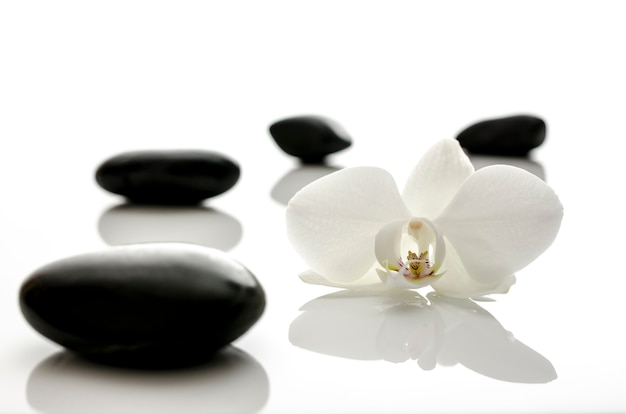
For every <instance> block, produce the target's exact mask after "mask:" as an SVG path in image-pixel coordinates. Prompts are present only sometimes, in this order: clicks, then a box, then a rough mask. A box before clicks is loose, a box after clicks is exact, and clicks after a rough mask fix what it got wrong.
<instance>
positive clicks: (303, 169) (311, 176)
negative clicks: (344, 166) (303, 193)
mask: <svg viewBox="0 0 626 414" xmlns="http://www.w3.org/2000/svg"><path fill="white" fill-rule="evenodd" d="M340 169H341V167H333V166H329V165H325V164H319V165H306V164H303V165H301V166H299V167H298V168H294V169H293V170H290V171H289V172H287V174H285V175H284V176H283V177H282V178H281V179H280V180H278V182H277V183H276V184H275V185H274V188H272V192H271V193H270V195H271V196H272V199H274V200H275V201H277V202H279V203H280V204H283V205H287V203H288V202H289V200H291V197H293V196H294V195H295V194H296V193H297V192H298V191H299V190H300V189H301V188H302V187H304V186H306V185H307V184H309V183H312V182H313V181H315V180H317V179H318V178H322V177H323V176H325V175H328V174H330V173H333V172H335V171H339V170H340Z"/></svg>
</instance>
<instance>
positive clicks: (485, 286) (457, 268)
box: [432, 241, 515, 299]
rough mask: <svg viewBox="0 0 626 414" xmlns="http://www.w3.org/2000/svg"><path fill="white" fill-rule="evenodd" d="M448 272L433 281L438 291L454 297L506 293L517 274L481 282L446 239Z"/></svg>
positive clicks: (446, 265) (445, 265) (474, 296)
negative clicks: (472, 274)
mask: <svg viewBox="0 0 626 414" xmlns="http://www.w3.org/2000/svg"><path fill="white" fill-rule="evenodd" d="M444 267H445V269H446V273H445V274H444V275H443V276H442V277H440V278H439V279H437V280H436V281H434V282H433V283H432V287H433V289H435V290H436V291H437V292H438V293H440V294H442V295H445V296H449V297H453V298H464V299H466V298H478V297H481V296H485V295H490V294H492V293H506V292H508V290H509V288H510V287H511V286H512V285H513V284H514V283H515V275H512V274H509V275H503V277H501V278H498V279H497V280H495V281H494V282H493V283H481V282H479V281H477V280H476V279H473V278H472V277H471V276H470V275H469V273H468V272H467V270H466V269H465V267H464V266H463V261H462V260H461V258H460V257H459V254H458V253H457V251H456V250H455V249H454V246H452V245H451V244H450V243H449V242H448V241H446V259H445V261H444Z"/></svg>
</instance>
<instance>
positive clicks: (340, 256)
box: [286, 167, 410, 284]
mask: <svg viewBox="0 0 626 414" xmlns="http://www.w3.org/2000/svg"><path fill="white" fill-rule="evenodd" d="M286 215H287V236H288V238H289V240H290V242H291V243H292V245H293V246H294V248H295V250H296V251H297V252H298V253H299V254H300V256H301V257H302V258H303V259H304V261H305V263H306V264H307V265H308V266H309V267H310V268H311V269H312V270H313V271H314V272H316V273H318V274H319V275H322V276H323V278H324V279H325V280H327V281H329V282H333V283H339V284H345V283H351V282H355V281H357V280H358V279H359V278H361V277H362V276H363V275H364V274H365V273H366V272H367V271H368V270H369V269H370V268H371V266H372V264H373V263H374V262H375V261H376V256H375V254H374V238H375V236H376V233H377V232H378V230H379V229H380V228H381V227H382V226H383V225H384V224H385V223H388V222H390V221H395V220H398V219H400V218H407V217H409V215H410V214H409V211H408V210H407V208H406V206H405V205H404V202H403V200H402V198H401V196H400V193H399V192H398V189H397V186H396V184H395V181H394V179H393V177H392V176H391V175H390V174H389V173H388V172H386V171H385V170H382V169H380V168H374V167H357V168H346V169H343V170H340V171H337V172H335V173H332V174H330V175H327V176H325V177H322V178H320V179H319V180H317V181H314V182H313V183H311V184H309V185H307V186H306V187H304V188H303V189H302V190H300V191H299V192H298V193H296V195H295V196H294V197H293V198H292V199H291V200H290V202H289V204H288V206H287V213H286Z"/></svg>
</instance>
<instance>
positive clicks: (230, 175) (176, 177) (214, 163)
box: [96, 150, 240, 205]
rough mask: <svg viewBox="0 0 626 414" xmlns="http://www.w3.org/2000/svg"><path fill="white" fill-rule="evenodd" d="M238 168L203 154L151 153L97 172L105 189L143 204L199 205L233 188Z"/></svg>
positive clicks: (114, 161)
mask: <svg viewBox="0 0 626 414" xmlns="http://www.w3.org/2000/svg"><path fill="white" fill-rule="evenodd" d="M239 175H240V169H239V166H238V165H237V164H236V163H235V162H234V161H233V160H231V159H230V158H228V157H226V156H225V155H222V154H219V153H217V152H212V151H202V150H152V151H133V152H126V153H123V154H119V155H117V156H114V157H112V158H109V159H108V160H106V161H105V162H104V163H102V165H100V167H99V168H98V169H97V171H96V181H97V182H98V184H100V186H101V187H102V188H104V189H105V190H107V191H110V192H112V193H115V194H120V195H122V196H125V197H126V198H128V199H129V200H130V201H132V202H135V203H141V204H171V205H176V204H178V205H180V204H197V203H199V202H201V201H203V200H205V199H207V198H210V197H214V196H216V195H218V194H222V193H223V192H225V191H227V190H229V189H230V188H232V187H233V186H234V185H235V183H237V180H239Z"/></svg>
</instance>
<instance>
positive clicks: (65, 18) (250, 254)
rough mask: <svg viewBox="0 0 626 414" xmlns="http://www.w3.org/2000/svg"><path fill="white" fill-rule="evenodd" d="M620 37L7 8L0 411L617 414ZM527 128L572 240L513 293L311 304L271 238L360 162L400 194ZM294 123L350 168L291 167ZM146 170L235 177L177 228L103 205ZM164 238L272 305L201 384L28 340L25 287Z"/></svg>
mask: <svg viewBox="0 0 626 414" xmlns="http://www.w3.org/2000/svg"><path fill="white" fill-rule="evenodd" d="M625 15H626V7H625V6H624V5H623V3H620V2H601V3H598V2H549V3H548V2H519V3H518V2H516V3H510V2H507V3H501V2H484V1H481V2H437V3H435V2H432V3H421V2H401V1H398V2H395V1H394V2H382V1H381V2H360V1H359V2H356V1H355V2H351V1H346V2H326V1H321V2H320V1H317V2H298V3H295V2H276V1H271V2H263V3H261V2H229V3H223V4H217V3H216V4H213V3H209V2H183V3H181V2H170V3H168V2H133V1H123V2H122V1H120V2H116V1H114V2H105V3H85V2H54V3H50V2H35V3H32V2H30V3H25V2H18V1H15V2H12V1H7V2H2V3H0V63H1V64H0V137H1V141H2V148H3V149H2V154H3V157H2V162H1V163H0V188H2V203H1V204H0V230H1V232H2V233H1V234H2V237H0V243H1V247H2V249H1V251H2V252H3V255H2V259H3V260H2V272H1V275H0V277H1V278H0V283H1V285H0V332H1V333H0V390H1V391H0V392H1V397H2V398H0V412H3V413H4V412H6V413H30V412H68V411H76V412H97V411H101V412H102V411H104V412H141V411H148V412H158V411H165V412H167V411H170V412H171V410H169V408H170V407H176V408H175V411H177V412H196V411H197V412H224V411H231V412H256V411H261V412H267V413H297V412H316V413H319V412H333V413H334V412H371V413H379V412H388V413H393V412H405V413H406V412H505V411H511V412H542V413H543V412H616V411H618V412H619V411H626V396H625V395H624V392H623V390H622V388H623V384H624V383H626V353H624V349H626V335H624V333H623V332H624V329H623V327H622V326H623V314H624V310H623V304H622V303H623V295H624V293H623V292H624V291H625V290H626V281H625V280H626V279H625V276H626V275H625V274H624V270H623V269H624V266H623V264H622V258H623V242H622V238H623V237H622V235H623V234H624V231H625V230H626V226H625V220H624V213H623V210H624V209H623V202H622V198H623V196H622V193H623V179H624V177H625V175H624V172H623V164H624V161H623V158H624V155H623V154H624V152H623V151H624V149H623V147H624V145H623V142H624V139H625V138H626V137H625V132H624V121H623V120H624V105H623V101H624V96H626V76H625V75H624V74H625V73H626V55H625V54H624V53H623V52H622V50H623V45H624V39H626V26H624V24H623V19H624V16H625ZM518 113H530V114H536V115H538V116H541V117H542V118H544V119H545V120H546V122H547V124H548V136H547V140H546V143H545V144H544V145H543V146H542V147H541V148H539V149H537V150H535V151H533V153H532V154H531V158H530V160H523V162H522V164H520V165H519V166H520V167H522V168H527V169H529V170H530V171H531V172H533V173H534V174H536V175H539V176H542V178H544V179H545V180H546V181H547V182H548V183H549V184H550V185H551V186H552V187H553V188H554V189H555V190H556V192H557V194H558V195H559V196H560V198H561V200H562V202H563V205H564V206H565V217H564V220H563V224H562V228H561V231H560V234H559V236H558V238H557V240H556V241H555V243H554V244H553V245H552V246H551V248H550V249H549V250H548V251H547V252H546V253H545V254H544V255H543V256H541V257H540V258H539V259H538V260H537V261H535V262H534V263H533V264H531V265H530V266H528V267H527V268H525V269H523V270H522V271H520V272H519V273H518V275H517V276H518V282H517V284H516V285H515V286H513V288H512V290H511V292H510V293H509V294H507V295H503V296H494V297H493V299H495V300H494V301H491V302H479V303H470V302H456V301H450V300H446V299H442V298H437V297H434V296H433V295H429V294H428V293H429V289H423V290H422V291H419V294H420V295H421V297H420V296H416V295H415V293H411V292H409V293H406V294H405V295H401V296H397V297H394V296H381V297H368V296H362V295H361V296H360V295H355V294H350V293H341V292H335V290H333V289H330V288H324V287H316V286H309V285H305V284H303V283H302V282H300V280H299V279H298V277H297V274H298V272H300V271H302V270H305V267H304V264H303V262H302V261H301V259H300V258H299V257H298V256H296V255H295V254H294V252H293V250H292V249H291V247H290V245H289V243H288V241H287V240H286V237H285V234H284V211H285V203H286V201H287V199H288V198H289V197H290V195H292V194H293V193H294V192H295V191H297V189H298V188H299V187H301V186H302V185H304V184H305V183H307V182H310V181H311V180H312V179H314V178H316V177H318V176H321V175H323V174H326V173H327V172H330V171H332V170H333V169H336V168H342V167H350V166H357V165H375V166H380V167H383V168H386V169H388V170H389V171H391V173H392V174H393V175H394V177H396V179H397V181H398V183H399V185H400V186H402V185H403V183H404V180H405V178H406V177H407V175H408V173H409V171H410V170H411V168H412V167H413V165H414V164H415V162H416V161H417V160H418V159H419V157H420V156H421V154H422V152H423V151H424V150H425V149H426V148H428V147H429V146H430V145H431V144H432V143H434V142H435V141H436V140H438V139H440V138H449V137H454V136H455V135H456V133H457V132H459V131H460V130H461V129H462V128H464V127H465V126H467V125H469V124H471V123H473V122H476V121H479V120H482V119H485V118H493V117H498V116H506V115H511V114H518ZM300 114H319V115H324V116H328V117H330V118H332V119H334V120H336V121H337V122H339V123H340V124H341V125H342V126H343V127H344V128H345V129H346V130H347V131H348V133H349V134H350V135H351V136H352V137H353V141H354V143H353V146H352V147H350V148H349V149H347V150H345V151H343V152H340V153H337V154H336V155H334V156H332V157H330V158H329V160H328V164H329V166H327V167H315V168H312V167H300V166H299V165H298V163H297V162H296V161H295V160H294V159H292V158H290V157H289V156H287V155H286V154H284V153H282V152H281V151H280V150H279V149H278V148H277V147H276V145H275V144H274V142H273V141H272V139H271V138H270V136H269V134H268V132H267V127H268V126H269V124H270V123H272V122H273V121H275V120H278V119H280V118H283V117H287V116H291V115H300ZM154 148H201V149H209V150H215V151H220V152H223V153H225V154H228V155H229V156H231V157H232V158H234V159H235V160H236V161H237V162H239V164H240V166H241V169H242V175H241V179H240V181H239V183H237V185H236V186H235V187H234V188H233V189H232V190H230V191H229V192H227V193H225V194H223V195H221V196H219V197H216V198H215V199H213V200H210V201H209V202H207V203H205V205H204V206H201V207H198V208H171V209H167V208H143V207H141V208H140V207H133V206H125V205H124V201H123V200H122V199H120V198H119V197H116V196H114V195H111V194H108V193H106V192H104V191H103V190H101V189H100V188H99V187H98V186H97V185H96V184H95V180H94V177H93V174H94V171H95V169H96V168H97V166H98V165H99V164H100V163H101V162H102V161H103V160H104V159H106V158H108V157H110V156H112V155H115V154H117V153H120V152H123V151H128V150H135V149H154ZM473 161H474V162H475V164H476V165H477V166H481V165H485V164H489V163H492V162H493V161H494V160H491V159H487V160H485V159H484V158H481V157H475V158H474V159H473ZM519 161H520V160H506V159H504V160H497V161H496V162H515V163H518V164H519ZM157 239H164V240H170V241H171V240H175V241H187V242H193V243H199V244H203V245H209V246H212V247H216V248H219V249H222V250H225V251H227V252H228V253H229V254H231V255H232V256H233V257H234V258H235V259H237V260H239V261H241V262H242V263H244V264H245V265H246V266H247V267H249V268H250V269H251V270H252V271H253V272H254V273H255V274H256V275H257V277H258V278H259V280H260V281H261V283H262V284H263V286H264V288H265V289H266V292H267V297H268V307H267V310H266V312H265V314H264V315H263V317H262V319H261V320H260V321H259V322H258V323H257V324H256V325H255V326H254V327H253V328H252V329H251V330H250V331H249V332H248V333H246V334H245V335H244V336H243V337H242V338H240V339H239V340H237V341H236V343H235V344H234V347H233V348H229V349H228V350H227V351H226V352H225V354H223V355H222V356H220V358H219V359H218V360H217V361H216V362H215V363H214V364H212V365H208V366H202V367H197V368H196V369H192V370H183V371H175V372H169V373H167V372H155V373H146V372H134V371H130V372H129V371H124V370H116V369H111V368H107V367H101V366H95V365H91V364H87V363H84V362H82V361H80V360H78V359H76V358H75V357H73V356H71V355H70V354H67V353H65V352H63V351H62V350H61V349H60V347H58V346H57V345H56V344H53V343H51V342H50V341H48V340H46V339H44V338H43V337H41V336H40V335H39V334H37V333H36V332H35V331H34V330H33V329H32V328H31V327H30V326H29V325H28V324H27V323H26V322H25V320H24V318H23V317H22V315H21V313H20V310H19V307H18V303H17V292H18V290H19V287H20V285H21V283H22V281H23V280H24V279H25V278H26V277H27V276H28V275H29V274H30V273H31V272H33V271H34V270H35V269H37V268H38V267H40V266H43V265H45V264H47V263H48V262H51V261H53V260H57V259H60V258H63V257H67V256H72V255H75V254H78V253H82V252H85V251H92V250H98V249H106V248H108V247H109V246H110V245H116V244H121V243H132V242H139V241H148V240H157Z"/></svg>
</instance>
